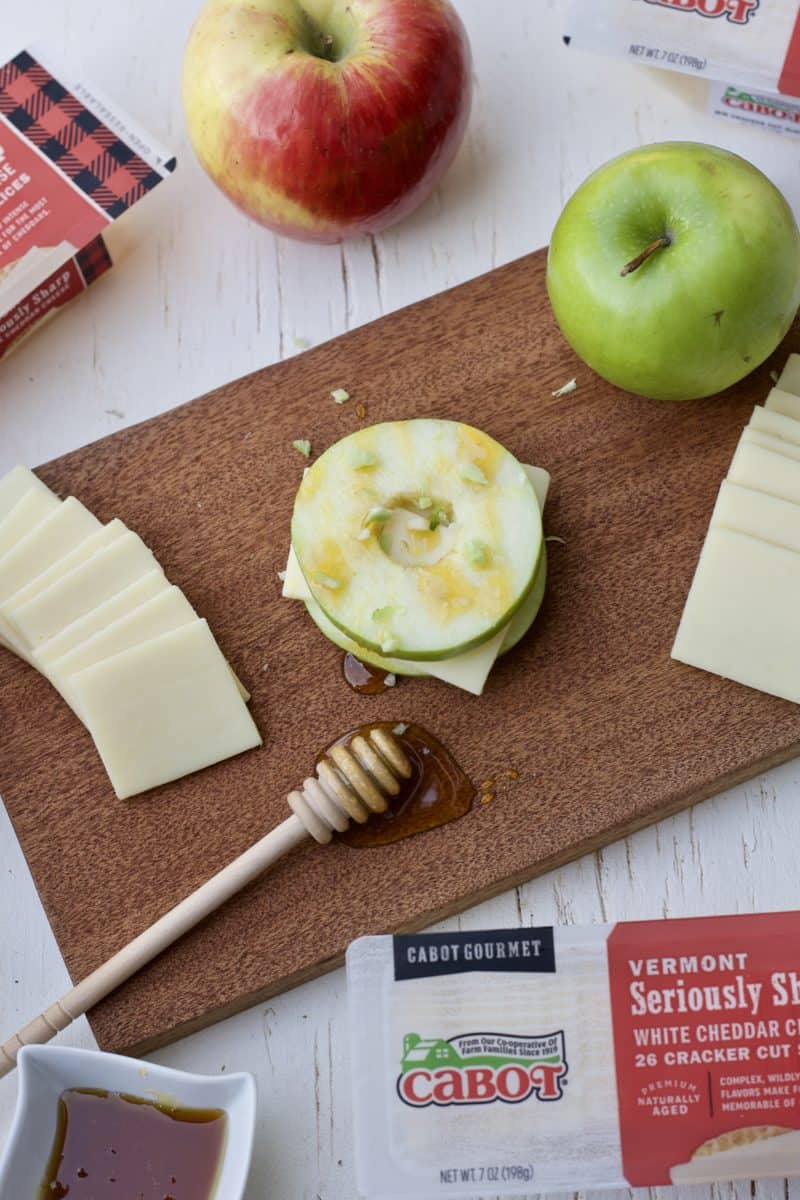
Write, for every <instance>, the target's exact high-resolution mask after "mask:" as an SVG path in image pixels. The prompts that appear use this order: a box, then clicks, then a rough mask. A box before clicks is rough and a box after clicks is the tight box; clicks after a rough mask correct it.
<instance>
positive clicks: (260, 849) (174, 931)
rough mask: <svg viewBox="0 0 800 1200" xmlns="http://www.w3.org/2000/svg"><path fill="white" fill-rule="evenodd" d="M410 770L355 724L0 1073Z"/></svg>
mask: <svg viewBox="0 0 800 1200" xmlns="http://www.w3.org/2000/svg"><path fill="white" fill-rule="evenodd" d="M411 773H412V767H411V763H410V762H409V760H408V758H407V757H406V754H405V752H404V751H403V749H402V747H401V746H400V744H399V742H398V741H397V740H396V739H395V738H394V737H393V736H392V735H391V733H389V732H388V730H387V729H386V728H385V727H377V726H376V727H373V728H372V729H370V731H369V734H368V736H364V733H363V732H358V733H356V734H354V735H353V736H352V737H351V738H350V740H349V741H343V742H338V743H336V744H335V745H333V746H331V747H330V749H329V750H328V751H326V753H325V755H324V756H323V757H322V758H321V759H320V760H319V762H318V763H317V767H316V774H315V775H314V776H311V777H309V778H308V779H305V780H304V781H303V784H302V786H301V787H300V789H299V790H298V791H293V792H290V793H289V795H288V797H287V800H288V803H289V807H290V808H291V810H292V815H291V816H290V817H287V819H286V820H285V821H283V822H282V823H281V824H280V825H278V826H277V828H275V829H273V830H272V831H271V832H270V833H268V834H267V835H266V837H263V838H261V840H260V841H258V842H256V843H255V845H253V846H251V847H250V849H249V850H245V852H244V854H241V855H239V857H238V858H236V859H234V861H233V862H232V863H229V864H228V866H227V867H223V869H222V870H221V871H219V872H218V873H217V874H216V875H213V876H212V877H211V879H209V880H208V881H207V882H206V883H204V884H202V885H201V886H200V887H199V888H198V889H197V890H196V891H194V892H192V894H191V895H190V896H187V897H186V899H185V900H181V901H180V903H179V904H176V905H175V907H174V908H171V909H170V910H169V912H167V913H164V915H163V917H159V919H158V920H157V921H156V922H155V923H154V924H153V925H151V926H150V928H149V929H145V930H144V932H143V933H140V934H139V935H138V936H137V937H135V938H134V939H133V941H131V942H129V943H128V945H127V946H124V947H123V948H122V950H119V951H117V953H116V954H114V955H113V956H112V957H111V958H109V959H108V960H107V961H106V962H104V963H103V964H102V966H99V967H98V968H97V969H96V970H95V971H92V973H91V975H87V976H86V978H85V979H83V980H81V982H80V983H78V984H76V985H75V987H73V988H72V989H71V990H70V991H69V992H67V993H66V995H64V996H62V997H61V999H60V1000H57V1001H56V1002H55V1004H52V1005H51V1006H50V1007H49V1008H47V1009H45V1011H44V1012H43V1013H40V1014H39V1016H38V1017H36V1018H35V1019H34V1020H33V1021H31V1022H30V1024H28V1025H26V1026H25V1027H24V1029H21V1030H20V1031H19V1033H15V1034H14V1036H13V1037H11V1038H9V1040H8V1041H7V1042H5V1043H4V1044H3V1045H2V1046H0V1078H2V1077H3V1076H4V1075H7V1074H8V1073H9V1072H10V1071H13V1069H14V1067H15V1066H16V1063H17V1054H18V1053H19V1051H20V1050H21V1049H22V1047H23V1046H27V1045H39V1044H41V1043H43V1042H49V1041H50V1040H51V1038H53V1037H55V1035H56V1034H57V1033H60V1032H61V1030H62V1029H66V1028H67V1026H68V1025H71V1024H72V1022H73V1021H74V1020H75V1019H76V1018H77V1017H80V1016H82V1015H83V1014H84V1013H85V1012H87V1011H88V1010H89V1009H90V1008H92V1007H93V1006H94V1005H95V1004H98V1003H99V1002H100V1001H101V1000H102V999H103V998H104V997H105V996H107V995H108V994H109V992H113V991H114V989H115V988H117V987H119V986H120V984H122V983H124V982H125V980H126V979H130V977H131V976H132V975H135V974H136V972H137V971H139V970H141V968H142V967H143V966H145V965H146V964H147V963H149V962H150V961H151V960H152V959H154V958H155V957H156V956H157V955H158V954H160V953H161V952H162V950H166V948H167V947H168V946H171V945H172V943H173V942H176V941H177V940H178V938H180V937H182V936H183V934H184V933H187V932H188V931H189V930H190V929H193V928H194V926H195V925H197V924H199V922H200V921H202V920H203V919H204V918H205V917H207V916H208V915H209V914H210V913H212V912H214V911H215V910H216V909H217V908H219V907H220V905H222V904H224V903H225V901H226V900H229V899H230V897H231V896H233V895H235V894H236V892H239V891H241V890H242V888H244V887H246V886H247V884H248V883H252V881H253V880H254V879H256V878H257V877H258V876H259V875H261V874H262V872H264V871H266V870H267V868H268V867H271V866H273V864H274V863H276V862H277V861H278V859H280V858H282V857H283V856H284V854H288V853H289V851H290V850H293V849H294V847H295V846H297V845H299V843H300V842H302V841H303V839H304V838H306V837H308V836H309V835H310V836H311V837H312V838H314V839H315V840H316V841H317V842H320V843H322V844H325V843H326V842H329V841H330V840H331V838H332V837H333V834H334V831H336V832H339V833H341V832H343V831H344V830H345V829H347V827H348V825H349V824H350V822H351V821H356V822H357V823H358V824H359V825H363V824H364V823H365V822H366V821H368V820H369V818H370V816H372V814H373V813H382V812H385V811H386V809H387V808H388V798H390V797H393V796H396V795H397V794H398V792H399V791H400V786H401V782H402V781H403V780H405V779H409V778H410V776H411Z"/></svg>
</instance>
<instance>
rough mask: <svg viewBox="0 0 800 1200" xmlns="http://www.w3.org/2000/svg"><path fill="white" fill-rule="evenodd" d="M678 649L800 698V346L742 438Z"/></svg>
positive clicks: (678, 653)
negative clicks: (799, 352)
mask: <svg viewBox="0 0 800 1200" xmlns="http://www.w3.org/2000/svg"><path fill="white" fill-rule="evenodd" d="M672 657H673V658H676V659H678V660H679V661H680V662H684V663H688V664H689V665H690V666H693V667H700V668H701V669H702V670H705V671H712V672H713V673H714V674H716V675H722V676H723V677H724V678H726V679H733V680H736V682H738V683H743V684H745V685H746V686H748V687H752V688H757V689H758V690H759V691H762V692H769V693H771V694H772V695H774V696H780V697H782V698H783V699H785V700H792V701H794V702H795V703H800V355H797V354H793V355H792V356H791V357H790V359H789V361H788V363H787V364H786V367H785V369H784V371H783V373H782V375H781V377H780V379H779V380H778V385H777V387H774V388H773V389H772V391H771V392H770V393H769V396H768V397H767V400H766V404H765V405H764V407H760V406H758V407H756V408H755V409H754V410H753V415H752V417H751V419H750V424H749V425H748V426H747V428H746V429H745V430H744V432H743V433H742V436H741V438H740V439H739V444H738V446H737V448H736V453H735V454H734V456H733V461H732V462H731V466H730V470H729V472H728V478H727V479H726V480H724V481H723V483H722V487H721V488H720V492H719V496H718V498H717V503H716V506H715V508H714V512H713V513H712V516H711V524H710V527H709V530H708V534H707V536H706V540H705V544H704V546H703V550H702V553H701V555H700V561H699V562H698V564H697V570H696V572H695V576H694V580H693V582H692V587H691V590H690V592H689V597H688V599H687V601H686V607H685V608H684V611H683V617H682V618H681V623H680V627H679V629H678V633H677V636H676V638H675V644H674V646H673V648H672Z"/></svg>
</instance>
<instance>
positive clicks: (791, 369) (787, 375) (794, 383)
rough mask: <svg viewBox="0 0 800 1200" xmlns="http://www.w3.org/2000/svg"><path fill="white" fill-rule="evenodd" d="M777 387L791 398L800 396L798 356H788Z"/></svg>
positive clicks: (799, 358) (799, 356)
mask: <svg viewBox="0 0 800 1200" xmlns="http://www.w3.org/2000/svg"><path fill="white" fill-rule="evenodd" d="M778 387H779V388H780V389H781V390H782V391H784V392H790V393H791V394H792V395H793V396H800V354H790V355H789V357H788V359H787V360H786V366H785V367H784V368H783V370H782V371H781V375H780V379H779V380H778Z"/></svg>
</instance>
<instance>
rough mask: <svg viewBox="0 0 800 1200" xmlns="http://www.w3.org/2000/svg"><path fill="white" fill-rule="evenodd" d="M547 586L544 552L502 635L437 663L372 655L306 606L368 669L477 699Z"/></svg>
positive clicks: (318, 623) (534, 614)
mask: <svg viewBox="0 0 800 1200" xmlns="http://www.w3.org/2000/svg"><path fill="white" fill-rule="evenodd" d="M546 584H547V555H546V552H545V551H544V549H543V551H542V558H541V562H540V565H539V569H538V571H537V572H536V579H535V580H534V583H533V587H532V588H531V590H530V591H529V593H528V595H527V596H526V597H525V600H524V601H523V603H522V606H521V608H519V609H518V610H517V612H516V613H515V614H514V616H513V617H512V618H511V621H510V622H509V624H508V625H507V626H506V628H505V630H504V631H503V633H502V634H496V635H495V637H493V638H490V639H489V641H488V642H482V643H481V645H480V646H476V647H475V648H474V649H472V650H467V651H466V653H464V654H457V655H455V656H454V657H452V658H443V659H440V660H439V661H438V662H420V661H417V662H412V661H410V660H408V659H401V658H386V657H385V656H384V655H382V654H375V652H374V651H372V650H365V649H364V647H363V646H359V644H358V642H354V641H353V640H352V638H349V637H347V636H346V634H344V633H342V631H341V629H339V628H338V626H336V625H334V623H333V621H330V620H329V619H328V618H327V617H326V616H325V613H324V612H323V611H322V609H321V608H320V606H319V605H318V604H317V602H316V600H314V599H307V600H306V601H305V605H306V609H307V610H308V614H309V616H310V617H311V619H312V620H313V621H314V623H315V624H316V626H317V627H318V629H319V630H320V631H321V632H322V633H324V634H325V636H326V637H327V638H328V640H329V641H331V642H333V644H334V645H335V646H339V648H340V649H342V650H344V651H345V652H349V653H350V654H354V655H355V656H356V657H357V658H359V659H360V660H361V661H362V662H366V663H369V664H370V666H373V667H378V668H379V669H380V670H384V671H389V672H391V673H392V674H393V675H413V676H416V677H420V676H423V677H430V678H433V679H440V680H442V682H443V683H450V684H453V686H454V687H460V688H462V689H463V690H464V691H467V692H472V693H473V695H476V696H480V695H481V693H482V691H483V688H484V685H485V683H486V680H487V679H488V677H489V673H490V671H491V669H492V667H493V666H494V664H495V662H496V661H497V659H498V658H499V657H500V656H501V655H503V654H506V653H507V652H508V651H509V650H511V649H513V647H514V646H516V644H517V642H519V641H520V639H521V638H523V637H524V636H525V634H526V633H527V632H528V630H529V629H530V627H531V625H532V624H533V622H534V621H535V620H536V617H537V615H538V612H539V609H540V608H541V605H542V600H543V599H544V593H545V588H546Z"/></svg>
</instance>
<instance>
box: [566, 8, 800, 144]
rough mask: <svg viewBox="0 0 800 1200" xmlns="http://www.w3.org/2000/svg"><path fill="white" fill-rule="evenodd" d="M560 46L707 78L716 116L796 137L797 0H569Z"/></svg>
mask: <svg viewBox="0 0 800 1200" xmlns="http://www.w3.org/2000/svg"><path fill="white" fill-rule="evenodd" d="M565 41H566V42H567V43H569V44H570V45H572V46H575V47H577V48H578V49H581V50H593V51H596V52H598V53H600V54H611V55H616V56H620V57H624V58H627V59H629V60H630V61H631V62H636V63H641V64H642V65H643V66H648V67H661V68H663V69H666V70H668V71H681V72H683V73H684V74H687V75H699V76H702V77H705V78H708V79H710V80H713V81H715V84H714V86H713V87H712V89H711V92H710V95H709V108H710V110H711V112H712V113H714V114H715V115H717V116H723V117H727V118H729V119H733V120H737V121H747V122H749V123H752V124H755V125H758V126H760V127H761V128H765V129H773V130H777V131H786V132H793V133H798V132H800V105H798V104H796V103H792V101H791V100H787V99H786V97H797V96H800V7H799V6H798V4H797V0H572V6H571V9H570V15H569V19H568V24H567V29H566V31H565Z"/></svg>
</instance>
